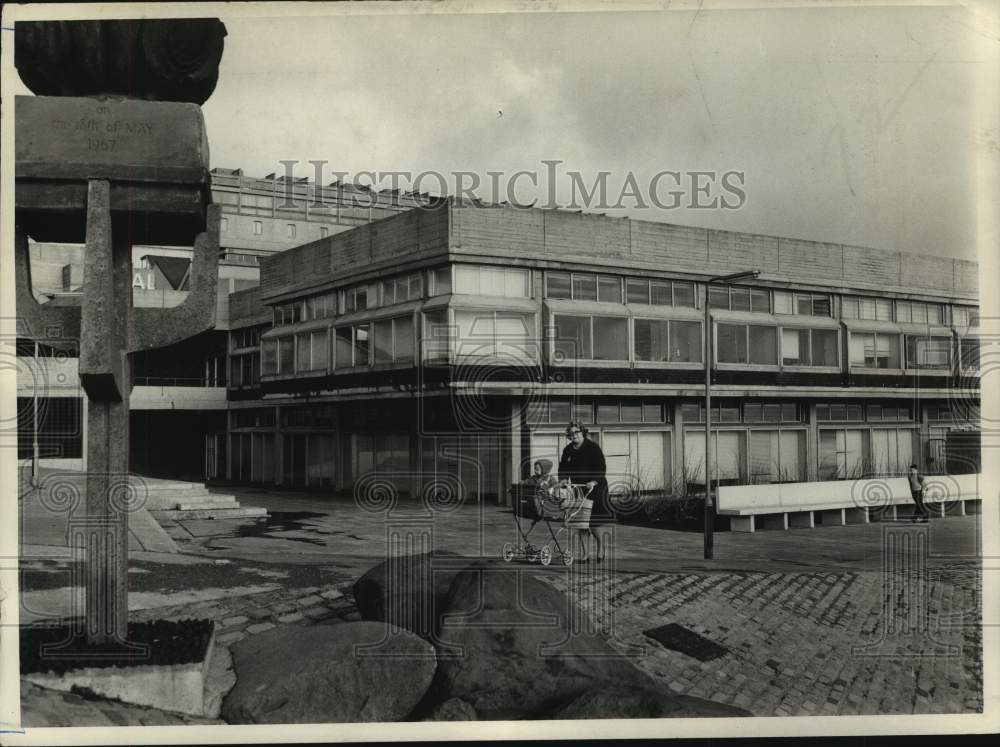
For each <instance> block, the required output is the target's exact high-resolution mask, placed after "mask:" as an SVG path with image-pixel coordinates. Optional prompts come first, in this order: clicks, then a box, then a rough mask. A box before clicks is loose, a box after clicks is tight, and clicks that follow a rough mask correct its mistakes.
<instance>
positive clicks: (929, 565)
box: [21, 490, 982, 726]
mask: <svg viewBox="0 0 1000 747" xmlns="http://www.w3.org/2000/svg"><path fill="white" fill-rule="evenodd" d="M238 497H239V499H240V501H241V502H242V503H244V504H245V505H251V506H263V507H266V508H267V509H268V510H269V511H270V513H271V517H270V519H268V520H267V521H263V522H253V521H249V522H248V521H226V520H197V521H180V522H165V526H164V528H165V529H166V531H167V533H168V534H169V535H170V537H171V538H172V539H173V540H174V542H175V543H176V545H177V548H178V549H179V550H180V552H179V553H172V554H168V553H157V552H148V551H144V550H142V549H141V547H142V546H143V543H142V542H138V543H135V544H134V545H133V548H134V552H133V553H132V557H131V562H130V589H131V594H130V609H131V615H132V618H133V619H136V620H142V619H150V618H156V617H161V618H174V619H179V618H186V617H208V618H211V619H213V620H215V622H216V623H217V626H218V628H217V631H218V632H217V634H218V638H217V640H218V641H219V642H220V643H221V644H223V645H230V644H232V643H234V642H236V641H238V640H242V639H243V638H245V637H247V636H253V635H256V634H258V633H261V632H264V631H266V630H270V629H272V628H274V627H276V626H281V625H288V624H293V623H296V624H302V623H310V622H314V623H317V624H322V623H323V622H324V621H335V620H341V619H343V620H353V619H359V615H358V612H357V611H356V609H355V607H354V601H353V599H352V597H351V593H350V587H351V585H352V583H353V581H354V579H356V578H357V577H358V576H359V575H360V574H361V573H363V572H364V571H366V570H367V569H368V568H370V567H371V566H372V565H374V564H375V563H377V562H379V561H380V560H382V559H384V558H385V557H386V552H387V548H388V547H389V545H390V543H392V542H395V538H398V537H400V536H405V535H406V533H407V532H409V533H411V534H413V533H415V534H418V535H423V536H428V537H432V538H433V540H432V541H433V546H434V547H435V549H438V550H448V551H451V552H454V553H458V554H461V555H464V556H469V557H476V558H487V559H494V562H496V563H501V562H502V561H500V560H499V551H500V548H501V547H502V545H503V543H504V542H507V541H511V540H513V539H515V538H516V534H515V531H514V527H513V521H512V518H513V517H512V515H511V513H510V510H509V509H507V508H504V507H500V506H491V505H484V506H461V507H457V508H455V509H453V510H450V511H444V512H438V513H437V514H429V513H428V512H427V511H426V510H425V509H424V508H423V507H422V506H420V505H417V504H407V503H400V504H398V505H395V506H392V507H381V508H380V509H379V510H372V509H371V507H369V508H368V509H367V510H366V509H365V508H362V507H359V506H357V505H355V504H354V503H353V502H351V501H349V500H337V499H331V498H328V497H323V496H319V495H309V494H303V493H292V492H287V493H282V492H277V491H271V492H269V491H263V490H261V491H257V490H247V491H241V492H240V493H239V495H238ZM33 526H36V527H37V526H38V522H35V523H34V524H33ZM612 531H613V535H612V536H610V537H609V538H608V541H609V543H610V545H611V546H612V557H611V559H610V560H609V561H608V562H606V563H604V564H600V565H598V564H594V563H588V564H574V565H573V566H571V567H569V568H566V567H563V566H561V565H558V564H557V561H553V565H552V566H550V567H548V568H543V567H541V566H539V565H531V564H528V563H526V562H524V561H520V563H519V567H522V568H523V569H524V571H525V572H526V573H532V574H536V575H537V576H538V577H540V578H542V579H543V580H546V581H547V582H549V583H552V584H553V585H555V586H557V587H559V588H561V589H564V590H565V591H567V592H568V594H569V595H570V597H571V598H572V599H574V600H575V601H576V602H577V604H578V606H579V608H580V609H581V610H582V611H583V612H584V615H582V618H581V619H582V620H583V621H584V624H586V625H593V626H597V627H600V628H602V629H603V630H605V632H606V633H608V634H609V636H610V639H611V643H612V645H613V646H614V647H615V648H616V649H617V650H619V651H621V652H622V653H623V655H628V656H632V657H634V660H635V662H636V664H637V665H638V666H640V667H641V668H642V669H644V670H645V671H646V672H648V673H649V674H651V675H652V676H654V677H655V678H656V679H657V680H658V681H659V682H661V683H662V685H663V687H664V688H669V689H671V690H673V691H676V692H681V693H687V694H690V695H695V696H699V697H702V698H708V699H711V700H715V701H719V702H722V703H727V704H732V705H736V706H739V707H742V708H745V709H746V710H748V711H750V712H751V713H753V714H754V715H759V716H773V715H790V716H799V715H838V714H844V715H846V714H876V713H877V714H917V713H919V714H924V713H975V712H979V711H981V709H982V662H981V631H980V625H981V610H980V606H981V598H980V589H981V583H980V575H979V571H978V565H977V558H978V555H979V551H978V543H977V537H978V536H979V516H978V515H972V516H965V517H949V518H944V519H935V520H932V521H931V522H930V524H927V525H919V524H911V523H908V522H900V523H891V524H890V523H883V524H874V523H873V524H868V525H856V526H844V527H835V526H830V527H816V528H814V529H794V530H788V531H780V530H776V531H765V532H758V533H756V534H753V535H746V534H735V533H729V532H719V533H718V534H717V536H716V540H715V556H716V557H715V559H713V560H703V559H702V535H701V534H700V533H699V532H685V531H677V530H669V529H662V528H655V527H647V526H630V525H625V526H622V525H618V526H616V527H614V529H613V530H612ZM887 533H890V534H892V536H894V537H895V538H896V539H897V540H898V539H899V538H900V537H908V538H910V539H911V540H912V539H914V538H917V537H922V538H924V539H925V540H927V544H926V548H927V552H921V553H911V554H910V555H909V556H907V557H904V558H900V557H897V556H890V555H887V554H886V553H884V552H883V548H884V547H886V546H896V545H898V544H899V543H898V542H895V543H887V542H886V537H887V536H889V534H887ZM55 534H56V533H53V532H52V531H51V530H49V532H48V534H47V535H45V536H46V537H47V538H48V539H47V541H48V542H53V540H52V539H51V538H52V537H53V536H55ZM544 537H547V533H546V532H545V528H544V526H542V525H539V526H538V527H536V528H535V530H534V533H533V534H532V538H533V539H538V540H541V539H543V538H544ZM32 539H33V538H32V537H31V536H25V537H23V540H24V543H25V544H24V548H25V549H26V550H27V552H25V553H24V555H25V557H23V558H22V573H21V585H22V620H23V621H32V620H41V619H48V618H52V617H57V616H59V615H61V614H67V611H68V610H69V604H70V599H71V594H72V592H71V587H72V580H73V575H72V565H71V564H70V562H69V560H68V558H67V557H66V555H65V548H63V554H62V556H60V555H59V548H57V547H55V546H53V545H45V544H41V543H38V542H33V541H32ZM560 539H563V538H562V537H560ZM919 544H920V543H917V545H919ZM917 545H907V546H917ZM921 546H923V545H921ZM514 562H515V563H518V562H519V561H514ZM886 569H888V572H887V571H886ZM669 623H675V624H677V625H680V626H683V627H684V628H685V629H687V630H688V631H691V632H693V633H696V634H699V635H700V636H703V637H704V638H706V639H708V640H709V641H711V642H713V643H714V644H717V646H720V647H721V649H720V653H719V655H716V656H715V657H714V658H709V659H705V660H701V659H699V658H696V657H695V656H692V655H689V654H687V653H682V652H681V651H678V650H672V649H670V648H667V647H665V646H663V645H661V644H660V643H658V642H656V641H654V640H653V639H652V638H650V637H649V636H647V635H646V634H645V631H649V630H651V629H654V628H657V627H660V626H663V625H666V624H669ZM22 708H23V713H24V723H25V725H28V726H41V725H46V724H51V725H57V724H65V723H68V722H70V721H72V722H73V723H75V724H77V725H81V724H84V723H94V724H106V723H108V722H111V723H122V722H124V723H134V724H139V723H178V719H179V718H180V717H177V716H175V715H171V714H162V715H160V716H158V715H157V714H158V712H156V711H151V710H150V709H140V708H133V707H131V706H126V705H124V704H109V703H106V702H101V701H84V700H82V699H80V698H78V697H77V696H70V695H64V694H58V693H52V692H50V691H43V690H41V689H40V688H35V687H25V688H24V689H23V691H22ZM109 709H110V712H109ZM59 714H62V715H59ZM158 718H162V721H159V722H158V721H157V719H158ZM185 719H186V717H185ZM182 720H184V719H182ZM185 722H189V723H196V722H198V721H197V720H195V719H190V720H188V721H185Z"/></svg>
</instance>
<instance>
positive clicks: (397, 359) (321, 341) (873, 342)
mask: <svg viewBox="0 0 1000 747" xmlns="http://www.w3.org/2000/svg"><path fill="white" fill-rule="evenodd" d="M423 317H424V320H425V328H424V331H423V338H424V346H425V348H424V359H425V360H448V359H456V360H469V359H494V360H497V361H499V362H503V361H510V362H526V361H528V362H533V361H537V360H538V349H537V348H538V346H537V343H536V342H535V341H536V339H537V337H536V335H535V331H534V315H533V314H525V313H517V312H506V311H479V310H463V309H455V310H453V311H452V316H451V321H450V323H449V315H448V310H447V309H443V308H442V309H436V310H432V311H429V312H425V313H424V315H423ZM452 325H453V326H452ZM551 333H552V352H553V357H554V360H555V361H556V362H564V361H569V360H572V361H614V362H619V361H621V362H624V361H629V360H634V361H637V362H660V363H662V362H668V363H700V362H702V361H703V357H702V355H703V354H702V324H701V322H695V321H687V320H678V319H671V320H663V319H632V318H629V317H624V316H622V317H611V316H582V315H573V314H555V315H553V328H552V330H551ZM453 335H454V337H452V336H453ZM334 336H335V341H336V342H335V345H336V368H341V369H342V368H354V367H359V366H368V365H373V364H374V365H377V364H383V363H384V364H389V363H409V362H412V361H413V360H414V359H415V358H416V356H417V353H416V341H417V336H418V335H417V330H416V329H415V326H414V321H413V316H412V315H406V316H401V317H396V318H393V319H384V320H378V321H374V322H361V323H358V324H354V325H342V326H338V327H336V328H335V331H334ZM327 339H328V337H327V330H326V329H322V330H314V331H312V332H303V333H299V334H298V335H296V336H294V337H293V336H291V335H289V336H287V337H281V338H277V340H275V339H271V340H266V341H265V344H264V345H263V350H264V356H263V363H264V373H265V374H275V373H293V372H300V373H301V372H308V371H319V370H325V369H326V367H327V359H328V353H329V351H328V343H327ZM630 342H631V346H630ZM956 346H958V349H957V350H956ZM953 355H956V356H961V357H960V358H959V360H961V362H962V363H963V365H964V366H966V367H967V368H975V366H977V365H978V340H976V339H974V338H959V339H958V340H957V341H956V340H955V339H954V338H951V337H935V336H931V337H917V336H912V335H901V334H898V333H890V334H886V333H881V332H851V333H850V336H849V343H848V360H849V362H850V365H851V366H852V367H861V368H873V369H892V370H902V368H903V363H904V362H905V367H906V368H907V369H913V370H941V371H946V370H949V369H950V366H951V362H952V358H953ZM716 360H717V362H718V363H720V364H731V365H761V366H777V365H779V363H780V365H783V366H788V367H799V366H801V367H821V368H839V367H840V335H839V332H838V331H837V330H833V329H799V328H783V327H775V326H767V325H758V324H749V323H731V322H720V323H718V324H717V326H716Z"/></svg>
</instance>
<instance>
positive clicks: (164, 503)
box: [146, 490, 234, 511]
mask: <svg viewBox="0 0 1000 747" xmlns="http://www.w3.org/2000/svg"><path fill="white" fill-rule="evenodd" d="M233 500H234V499H233V497H232V496H231V495H225V494H220V493H209V492H208V491H207V490H206V491H205V492H203V493H199V492H195V491H179V490H170V491H167V490H164V491H157V492H150V493H147V494H146V507H147V508H149V509H150V510H151V511H155V510H158V509H170V508H177V506H179V505H181V504H184V505H187V506H191V507H196V506H200V505H207V506H213V505H215V504H221V503H232V502H233Z"/></svg>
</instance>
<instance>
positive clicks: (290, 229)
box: [219, 216, 330, 239]
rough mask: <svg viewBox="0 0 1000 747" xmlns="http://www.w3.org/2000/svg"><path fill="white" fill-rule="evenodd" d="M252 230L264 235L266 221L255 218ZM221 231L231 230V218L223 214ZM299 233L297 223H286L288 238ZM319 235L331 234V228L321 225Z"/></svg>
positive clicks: (322, 236) (220, 225)
mask: <svg viewBox="0 0 1000 747" xmlns="http://www.w3.org/2000/svg"><path fill="white" fill-rule="evenodd" d="M251 230H252V232H253V235H254V236H263V235H264V221H261V220H255V221H254V222H253V223H252V224H251ZM219 231H220V233H228V232H229V218H226V217H225V216H223V217H222V218H221V219H220V221H219ZM298 233H299V227H298V226H297V225H296V224H295V223H286V224H285V238H288V239H294V238H298ZM319 235H320V238H326V237H327V236H329V235H330V229H329V228H327V227H326V226H320V227H319Z"/></svg>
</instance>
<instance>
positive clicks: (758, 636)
mask: <svg viewBox="0 0 1000 747" xmlns="http://www.w3.org/2000/svg"><path fill="white" fill-rule="evenodd" d="M547 580H548V581H550V582H551V583H553V584H555V585H556V586H558V587H560V588H562V589H563V590H565V591H567V592H568V593H569V594H570V595H571V596H572V597H573V598H574V599H575V600H576V601H577V603H578V604H579V606H580V607H581V608H582V609H583V610H585V612H586V613H587V614H588V615H589V618H590V619H591V620H592V621H593V624H595V625H597V626H599V627H600V628H601V629H603V630H605V632H608V633H609V634H610V635H611V641H612V644H613V645H614V646H615V647H616V648H617V649H618V650H619V651H622V652H623V653H625V652H630V651H631V652H634V651H636V649H637V648H641V649H642V651H643V655H640V656H637V657H636V658H635V661H636V664H637V665H638V666H640V667H641V668H643V669H644V670H646V671H647V672H648V673H649V674H651V675H653V676H654V677H655V678H657V679H658V680H659V681H660V682H663V683H664V684H665V685H666V686H668V687H670V688H671V689H673V690H675V691H677V692H683V693H687V694H690V695H695V696H698V697H703V698H710V699H712V700H717V701H720V702H723V703H730V704H733V705H736V706H739V707H741V708H745V709H747V710H749V711H750V712H751V713H753V714H754V715H758V716H776V715H782V716H785V715H854V714H932V713H978V712H981V711H982V708H983V695H982V676H983V674H982V638H981V628H980V622H981V610H980V583H979V574H978V570H977V569H976V568H975V567H973V566H970V565H963V566H955V567H943V568H934V569H930V570H929V571H928V572H927V573H926V574H925V575H924V576H923V577H909V578H902V577H899V578H890V579H888V580H887V578H886V576H885V575H884V574H881V573H872V572H843V573H815V572H803V573H742V574H730V573H727V574H725V575H721V574H694V573H621V572H619V573H614V572H610V571H607V570H597V571H595V570H594V569H593V568H586V569H585V568H581V569H579V570H573V571H572V572H569V573H560V574H549V575H548V577H547ZM668 622H671V623H678V624H680V625H683V626H684V627H686V628H688V629H690V630H692V631H694V632H696V633H698V634H700V635H702V636H704V637H706V638H708V639H710V640H712V641H714V642H716V643H718V644H720V645H722V646H724V647H725V648H727V649H728V650H729V651H728V653H726V654H725V655H723V656H721V657H719V658H717V659H714V660H711V661H706V662H702V661H698V660H697V659H694V658H692V657H690V656H687V655H685V654H682V653H679V652H677V651H673V650H670V649H667V648H665V647H663V646H661V645H660V644H658V643H656V642H655V641H653V640H652V639H650V638H648V637H647V636H645V635H644V634H643V631H644V630H649V629H651V628H655V627H659V626H660V625H663V624H665V623H668Z"/></svg>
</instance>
